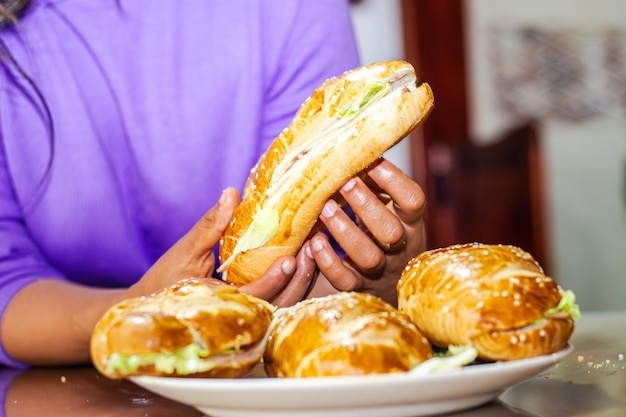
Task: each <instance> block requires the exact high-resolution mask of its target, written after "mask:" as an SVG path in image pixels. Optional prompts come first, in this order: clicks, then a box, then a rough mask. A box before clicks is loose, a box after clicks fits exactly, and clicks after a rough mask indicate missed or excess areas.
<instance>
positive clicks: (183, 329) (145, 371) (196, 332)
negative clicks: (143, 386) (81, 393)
mask: <svg viewBox="0 0 626 417" xmlns="http://www.w3.org/2000/svg"><path fill="white" fill-rule="evenodd" d="M273 310H274V308H273V307H272V306H271V305H270V304H269V303H267V302H266V301H264V300H261V299H258V298H255V297H252V296H249V295H246V294H243V293H240V292H239V291H238V290H237V289H236V288H233V287H232V286H230V285H226V284H210V283H209V282H208V281H206V280H202V279H188V280H182V281H180V282H178V283H176V284H175V285H172V286H170V287H168V288H165V289H163V290H161V291H159V292H156V293H154V294H152V295H151V296H148V297H137V298H131V299H127V300H124V301H122V302H120V303H118V304H116V305H115V306H113V307H111V308H110V309H109V310H108V311H107V312H106V314H105V315H104V316H103V317H102V319H101V320H100V321H99V322H98V324H97V325H96V327H95V329H94V332H93V334H92V337H91V357H92V361H93V363H94V365H95V366H96V368H97V369H98V370H99V371H100V372H101V373H103V374H104V375H106V376H108V377H109V378H113V379H117V378H124V377H128V376H132V375H167V376H181V375H184V376H203V377H236V376H240V375H242V374H243V373H245V372H246V371H248V370H249V369H251V368H252V367H253V366H254V365H255V364H256V363H257V362H258V361H259V360H260V359H261V357H262V355H263V350H264V348H265V342H266V338H265V335H266V332H267V329H268V327H269V324H270V322H271V320H272V317H273Z"/></svg>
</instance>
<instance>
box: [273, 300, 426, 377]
mask: <svg viewBox="0 0 626 417" xmlns="http://www.w3.org/2000/svg"><path fill="white" fill-rule="evenodd" d="M432 356H433V349H432V347H431V345H430V343H429V342H428V341H427V340H426V338H424V336H423V335H422V334H421V333H420V331H419V330H418V329H417V327H415V325H414V324H413V323H411V322H410V321H409V320H408V318H407V317H405V316H404V315H403V314H401V313H400V312H399V311H398V310H396V309H395V308H394V307H393V306H391V305H390V304H388V303H386V302H385V301H383V300H382V299H380V298H378V297H376V296H374V295H370V294H365V293H357V292H346V293H338V294H333V295H329V296H326V297H321V298H313V299H309V300H304V301H301V302H299V303H298V304H296V305H294V306H292V307H289V308H285V309H280V310H278V311H277V312H276V315H275V319H274V323H273V324H272V327H271V329H270V336H269V338H268V343H267V348H266V352H265V356H264V358H263V360H264V364H265V370H266V372H267V374H268V375H269V376H277V377H319V376H338V375H365V374H381V373H390V372H405V371H409V370H411V369H413V368H414V367H416V366H417V365H419V364H420V363H423V362H424V361H426V360H428V359H429V358H431V357H432Z"/></svg>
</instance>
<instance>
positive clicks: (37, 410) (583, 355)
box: [0, 311, 626, 417]
mask: <svg viewBox="0 0 626 417" xmlns="http://www.w3.org/2000/svg"><path fill="white" fill-rule="evenodd" d="M571 343H572V344H573V345H574V348H575V349H574V352H573V353H572V354H571V355H570V356H568V357H567V358H565V359H564V360H562V361H561V362H559V363H557V364H556V365H555V366H553V367H551V368H550V369H548V370H547V371H544V372H542V373H540V374H539V375H537V376H535V377H533V378H531V379H528V380H526V381H524V382H521V383H519V384H517V385H515V386H513V387H511V388H509V389H508V390H506V391H505V392H504V393H503V394H502V395H500V397H499V398H498V399H497V400H495V401H493V402H490V403H489V404H486V405H484V406H482V407H479V408H476V409H472V410H467V411H463V412H460V413H455V414H453V416H459V417H460V416H463V417H478V416H481V417H491V416H518V417H519V416H520V415H527V416H541V417H543V416H550V417H561V416H563V417H565V416H574V415H576V416H581V417H582V416H584V417H594V416H597V417H600V416H601V417H613V416H614V417H618V416H620V417H622V416H626V311H623V312H583V317H582V318H581V319H580V320H579V321H578V322H577V324H576V330H575V332H574V335H573V336H572V339H571ZM0 383H1V384H2V387H3V388H4V390H5V400H4V403H5V407H4V415H2V414H0V417H4V416H6V417H30V416H41V415H45V416H50V417H54V416H64V417H73V416H81V417H84V416H113V415H115V416H141V417H160V416H177V417H197V416H202V414H201V413H200V412H198V411H196V410H195V409H193V408H191V407H188V406H185V405H182V404H179V403H176V402H173V401H169V400H167V399H164V398H161V397H159V396H157V395H155V394H152V393H150V392H149V391H146V390H144V389H142V388H139V387H137V386H136V385H134V384H132V383H130V382H128V381H113V380H109V379H107V378H105V377H103V376H101V375H100V374H98V372H96V371H95V370H94V369H93V368H92V367H90V366H85V367H70V368H53V369H31V370H28V371H26V372H21V373H19V372H15V371H11V370H1V369H0Z"/></svg>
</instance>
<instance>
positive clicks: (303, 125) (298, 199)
mask: <svg viewBox="0 0 626 417" xmlns="http://www.w3.org/2000/svg"><path fill="white" fill-rule="evenodd" d="M432 108H433V95H432V91H431V89H430V87H429V86H428V84H422V85H420V86H419V87H418V86H417V78H416V75H415V71H414V69H413V67H412V66H411V65H410V64H409V63H407V62H403V61H388V62H378V63H374V64H370V65H367V66H365V67H361V68H357V69H355V70H352V71H349V72H347V73H345V74H343V75H341V76H338V77H336V78H331V79H329V80H328V81H326V82H324V83H323V84H322V85H321V86H320V87H318V88H317V89H316V90H315V91H314V92H313V93H312V95H311V96H310V97H309V98H308V99H307V100H306V102H305V103H304V104H303V105H302V107H301V108H300V110H299V111H298V112H297V114H296V115H295V117H294V119H293V120H292V122H291V124H290V125H289V126H288V127H287V128H286V129H285V130H284V131H283V132H282V133H281V134H280V135H279V136H278V137H277V138H276V139H275V140H274V142H273V143H272V144H271V146H270V147H269V149H267V151H266V152H265V153H264V154H263V156H262V157H261V158H260V159H259V161H258V162H257V164H256V165H255V167H254V168H253V169H252V171H251V173H250V176H249V178H248V181H247V183H246V186H245V188H244V193H243V196H242V202H241V204H240V205H239V206H238V207H237V209H236V210H235V213H234V216H233V220H232V222H231V224H230V226H229V227H228V228H227V229H226V231H225V233H224V235H223V238H222V241H221V247H220V261H221V266H220V269H219V272H222V273H223V278H224V279H225V280H226V281H228V282H231V283H234V284H237V285H243V284H247V283H249V282H251V281H254V280H255V279H257V278H258V277H260V276H262V275H263V274H264V273H265V272H266V270H267V269H268V268H269V266H270V265H271V264H272V263H273V262H274V261H275V260H276V259H278V258H279V257H280V256H284V255H295V254H296V253H297V251H298V250H299V249H300V247H301V246H302V244H303V242H304V241H305V239H306V238H307V236H308V235H309V233H310V232H311V230H312V229H313V228H314V226H315V224H316V222H317V219H318V217H319V214H320V213H321V211H322V207H323V205H324V203H325V202H326V201H327V200H328V199H329V198H330V197H331V196H332V195H333V194H335V193H336V192H337V191H338V190H339V188H340V187H341V186H342V185H343V184H344V183H346V182H347V180H348V179H350V178H351V177H353V176H355V175H357V174H358V173H360V172H361V171H362V170H363V169H365V168H366V167H367V166H368V165H370V164H371V163H373V162H374V161H376V160H377V159H378V158H380V157H381V156H382V155H383V153H384V152H385V151H387V150H388V149H389V148H390V147H392V146H393V145H395V144H396V143H398V142H399V141H400V140H401V139H402V138H404V137H405V136H406V135H408V133H409V132H410V131H411V130H413V129H414V128H415V127H416V126H417V125H418V124H419V123H420V122H422V121H423V120H425V118H426V117H427V116H428V114H429V113H430V111H431V109H432Z"/></svg>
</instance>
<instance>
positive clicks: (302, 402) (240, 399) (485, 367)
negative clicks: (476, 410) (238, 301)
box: [131, 345, 573, 417]
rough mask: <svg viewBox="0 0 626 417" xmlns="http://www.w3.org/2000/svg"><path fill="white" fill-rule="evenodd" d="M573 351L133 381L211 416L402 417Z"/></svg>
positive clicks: (494, 386) (432, 410)
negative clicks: (395, 369) (354, 370)
mask: <svg viewBox="0 0 626 417" xmlns="http://www.w3.org/2000/svg"><path fill="white" fill-rule="evenodd" d="M572 350H573V347H572V346H571V345H568V346H567V347H566V348H565V349H563V350H561V351H560V352H557V353H554V354H551V355H546V356H540V357H536V358H530V359H522V360H518V361H511V362H499V363H487V364H479V365H471V366H467V367H464V368H460V369H457V370H454V371H446V372H440V373H436V374H430V375H412V374H410V373H394V374H384V375H367V376H359V377H352V376H345V377H320V378H263V377H247V378H239V379H209V378H172V377H152V376H138V377H133V378H131V380H132V381H133V382H134V383H136V384H137V385H139V386H141V387H143V388H145V389H147V390H149V391H152V392H154V393H157V394H159V395H161V396H163V397H167V398H170V399H173V400H175V401H179V402H181V403H185V404H188V405H191V406H193V407H195V408H197V409H199V410H200V411H202V412H203V413H205V414H207V415H208V416H211V417H287V416H289V417H294V416H298V417H313V416H316V417H317V416H324V417H346V416H359V417H380V416H386V417H407V416H428V415H436V414H443V413H448V412H452V411H459V410H464V409H468V408H471V407H475V406H478V405H481V404H484V403H487V402H489V401H491V400H493V399H495V398H496V397H498V396H499V395H500V394H501V393H502V392H503V391H504V390H505V389H506V388H508V387H510V386H512V385H514V384H516V383H518V382H521V381H524V380H526V379H528V378H530V377H532V376H534V375H536V374H538V373H539V372H541V371H543V370H545V369H548V368H550V367H551V366H552V365H554V364H555V363H556V362H557V361H559V360H561V359H563V358H564V357H566V356H567V355H568V354H570V353H571V352H572Z"/></svg>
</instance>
